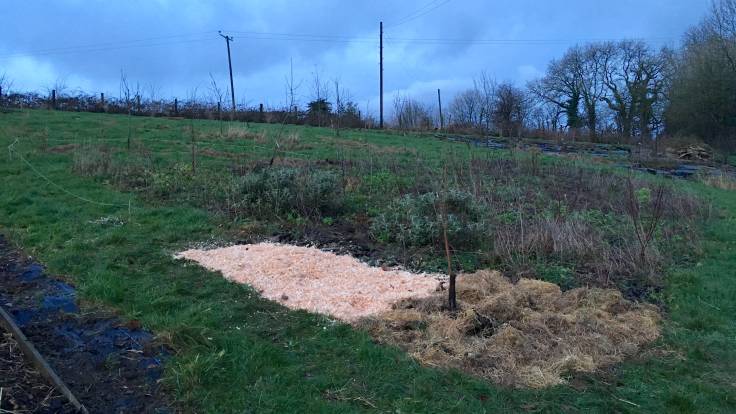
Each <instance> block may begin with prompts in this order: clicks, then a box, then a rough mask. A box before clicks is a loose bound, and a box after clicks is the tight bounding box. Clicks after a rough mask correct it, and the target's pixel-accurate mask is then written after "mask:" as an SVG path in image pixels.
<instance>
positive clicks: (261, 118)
mask: <svg viewBox="0 0 736 414" xmlns="http://www.w3.org/2000/svg"><path fill="white" fill-rule="evenodd" d="M263 118H264V117H263V104H260V105H259V106H258V122H263Z"/></svg>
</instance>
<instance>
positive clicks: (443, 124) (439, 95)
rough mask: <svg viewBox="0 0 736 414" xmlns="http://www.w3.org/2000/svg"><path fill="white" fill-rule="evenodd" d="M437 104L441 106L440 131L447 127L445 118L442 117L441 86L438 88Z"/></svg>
mask: <svg viewBox="0 0 736 414" xmlns="http://www.w3.org/2000/svg"><path fill="white" fill-rule="evenodd" d="M437 104H438V105H439V107H440V132H442V129H444V128H445V119H444V118H443V117H442V94H441V93H440V90H439V88H438V89H437Z"/></svg>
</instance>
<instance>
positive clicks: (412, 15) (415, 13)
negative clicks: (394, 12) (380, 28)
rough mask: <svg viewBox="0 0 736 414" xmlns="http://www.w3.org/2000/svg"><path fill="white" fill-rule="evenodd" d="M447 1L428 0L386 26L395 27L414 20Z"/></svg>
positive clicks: (447, 0) (447, 1) (448, 0)
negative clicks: (428, 0)
mask: <svg viewBox="0 0 736 414" xmlns="http://www.w3.org/2000/svg"><path fill="white" fill-rule="evenodd" d="M449 2H450V0H444V1H442V0H433V1H430V2H429V3H427V4H425V5H424V6H422V7H420V8H419V9H417V10H415V11H413V12H411V13H409V14H408V15H406V16H404V17H402V18H401V19H399V20H398V21H397V22H395V23H393V24H390V25H388V26H386V27H396V26H400V25H402V24H406V23H409V22H410V21H413V20H416V19H418V18H420V17H422V16H425V15H427V14H429V13H431V12H432V11H434V10H436V9H438V8H440V7H442V6H444V5H445V4H447V3H449Z"/></svg>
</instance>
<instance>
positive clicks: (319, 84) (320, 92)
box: [312, 68, 330, 126]
mask: <svg viewBox="0 0 736 414" xmlns="http://www.w3.org/2000/svg"><path fill="white" fill-rule="evenodd" d="M329 93H330V86H329V85H328V84H327V82H323V81H322V76H321V75H320V72H319V71H318V70H317V69H316V68H315V70H314V72H312V97H313V102H320V103H321V105H322V103H329V102H328V101H327V97H328V95H329ZM322 106H325V105H322ZM316 116H317V126H323V125H324V118H325V116H326V114H325V113H324V111H322V110H319V111H317V112H316Z"/></svg>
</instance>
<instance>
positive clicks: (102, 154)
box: [72, 145, 112, 177]
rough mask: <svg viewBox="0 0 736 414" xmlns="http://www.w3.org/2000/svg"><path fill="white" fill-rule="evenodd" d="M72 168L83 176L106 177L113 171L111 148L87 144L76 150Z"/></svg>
mask: <svg viewBox="0 0 736 414" xmlns="http://www.w3.org/2000/svg"><path fill="white" fill-rule="evenodd" d="M72 170H73V171H74V172H75V173H77V174H79V175H83V176H88V177H106V176H109V175H111V173H112V156H111V155H110V150H109V149H108V148H106V147H101V146H98V145H85V146H81V147H78V148H77V149H76V150H75V151H74V161H73V166H72Z"/></svg>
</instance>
